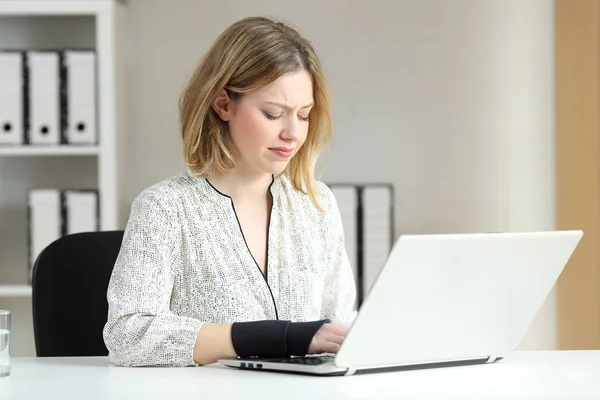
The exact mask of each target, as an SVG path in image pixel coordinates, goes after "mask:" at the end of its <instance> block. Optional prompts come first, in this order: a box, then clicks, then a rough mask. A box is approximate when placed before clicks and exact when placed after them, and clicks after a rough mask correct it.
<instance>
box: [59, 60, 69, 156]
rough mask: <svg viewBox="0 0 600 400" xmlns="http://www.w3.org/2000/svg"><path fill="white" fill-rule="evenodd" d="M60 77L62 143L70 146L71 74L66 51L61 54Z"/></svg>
mask: <svg viewBox="0 0 600 400" xmlns="http://www.w3.org/2000/svg"><path fill="white" fill-rule="evenodd" d="M58 71H59V76H58V81H59V82H60V83H59V85H60V90H59V93H60V94H59V97H60V99H59V105H60V132H61V135H60V143H61V144H68V143H69V128H70V127H69V106H68V103H69V96H68V94H67V93H68V88H69V81H68V79H69V78H68V77H69V74H68V73H67V71H68V66H67V56H66V53H65V52H64V51H61V52H59V68H58Z"/></svg>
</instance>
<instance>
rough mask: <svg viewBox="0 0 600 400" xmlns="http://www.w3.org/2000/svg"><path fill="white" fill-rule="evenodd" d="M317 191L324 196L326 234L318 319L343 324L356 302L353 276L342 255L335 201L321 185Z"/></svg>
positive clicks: (343, 241) (342, 249)
mask: <svg viewBox="0 0 600 400" xmlns="http://www.w3.org/2000/svg"><path fill="white" fill-rule="evenodd" d="M319 189H320V190H321V192H322V193H323V194H324V195H325V196H324V197H325V201H324V202H323V206H324V208H325V214H324V218H323V225H324V228H323V229H324V230H325V232H326V234H325V241H326V244H325V247H326V249H327V250H326V252H327V254H328V256H329V259H328V265H327V268H328V269H327V275H326V277H325V289H324V291H323V300H322V308H321V318H328V319H330V320H331V321H336V322H340V323H342V324H347V323H348V322H350V321H351V320H352V319H353V318H354V316H355V314H356V313H355V312H353V311H352V309H353V307H354V302H355V301H356V284H355V282H354V273H353V272H352V267H351V265H350V261H349V260H348V254H347V253H346V245H345V238H344V228H343V225H342V217H341V215H340V211H339V208H338V205H337V202H336V200H335V197H334V195H333V193H332V192H331V190H330V189H329V187H327V186H326V185H324V184H321V185H320V187H319Z"/></svg>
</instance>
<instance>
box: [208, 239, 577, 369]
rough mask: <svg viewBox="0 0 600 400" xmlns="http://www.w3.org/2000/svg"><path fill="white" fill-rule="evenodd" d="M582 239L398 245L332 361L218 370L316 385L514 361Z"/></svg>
mask: <svg viewBox="0 0 600 400" xmlns="http://www.w3.org/2000/svg"><path fill="white" fill-rule="evenodd" d="M582 236H583V232H581V231H556V232H532V233H484V234H452V235H405V236H402V237H400V238H399V239H398V241H397V242H396V244H395V245H394V248H393V249H392V251H391V253H390V256H389V257H388V260H387V262H386V264H385V266H384V267H383V269H382V271H381V273H380V274H379V276H378V278H377V280H376V282H375V284H374V285H373V287H372V288H371V291H370V292H369V294H368V296H367V297H366V299H365V301H364V302H363V304H362V306H361V308H360V311H359V313H358V315H357V317H356V319H355V320H354V322H353V324H352V326H351V328H350V331H349V332H348V335H347V337H346V339H345V341H344V343H343V344H342V347H341V348H340V350H339V352H338V353H337V354H336V355H326V356H312V357H293V358H286V359H259V358H254V359H253V358H250V359H240V358H238V359H234V360H219V362H220V363H221V364H224V365H226V366H229V367H236V368H242V369H253V370H262V371H280V372H296V373H304V374H315V375H352V374H355V373H364V372H378V371H385V370H402V369H418V368H433V367H441V366H455V365H469V364H480V363H491V362H494V361H497V360H500V359H502V358H503V357H504V356H506V355H507V354H509V353H510V352H511V351H513V350H514V349H515V348H516V347H517V346H518V345H519V343H520V342H521V340H522V339H523V337H524V336H525V334H526V332H527V330H528V328H529V326H530V325H531V323H532V322H533V319H534V318H535V316H536V314H537V313H538V311H539V310H540V308H541V306H542V305H543V303H544V301H545V299H546V297H547V296H548V294H549V292H550V290H551V289H552V287H553V286H554V284H555V283H556V280H557V279H558V277H559V275H560V274H561V272H562V270H563V268H564V267H565V265H566V263H567V261H568V260H569V258H570V257H571V254H572V253H573V251H574V250H575V248H576V247H577V245H578V243H579V241H580V239H581V237H582Z"/></svg>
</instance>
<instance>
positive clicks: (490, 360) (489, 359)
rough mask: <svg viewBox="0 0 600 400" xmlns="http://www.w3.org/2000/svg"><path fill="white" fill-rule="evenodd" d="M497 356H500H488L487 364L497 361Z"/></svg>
mask: <svg viewBox="0 0 600 400" xmlns="http://www.w3.org/2000/svg"><path fill="white" fill-rule="evenodd" d="M497 358H498V357H494V356H489V357H488V359H487V361H486V364H491V363H493V362H494V361H496V359H497Z"/></svg>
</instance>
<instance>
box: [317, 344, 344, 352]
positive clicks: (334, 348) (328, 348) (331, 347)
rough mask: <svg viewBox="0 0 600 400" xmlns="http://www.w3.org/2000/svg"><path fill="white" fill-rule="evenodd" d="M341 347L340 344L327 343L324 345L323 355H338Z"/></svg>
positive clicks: (322, 347)
mask: <svg viewBox="0 0 600 400" xmlns="http://www.w3.org/2000/svg"><path fill="white" fill-rule="evenodd" d="M340 347H341V346H340V345H339V344H338V343H333V342H325V343H323V344H322V346H321V349H322V352H323V353H337V352H338V351H339V350H340Z"/></svg>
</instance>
